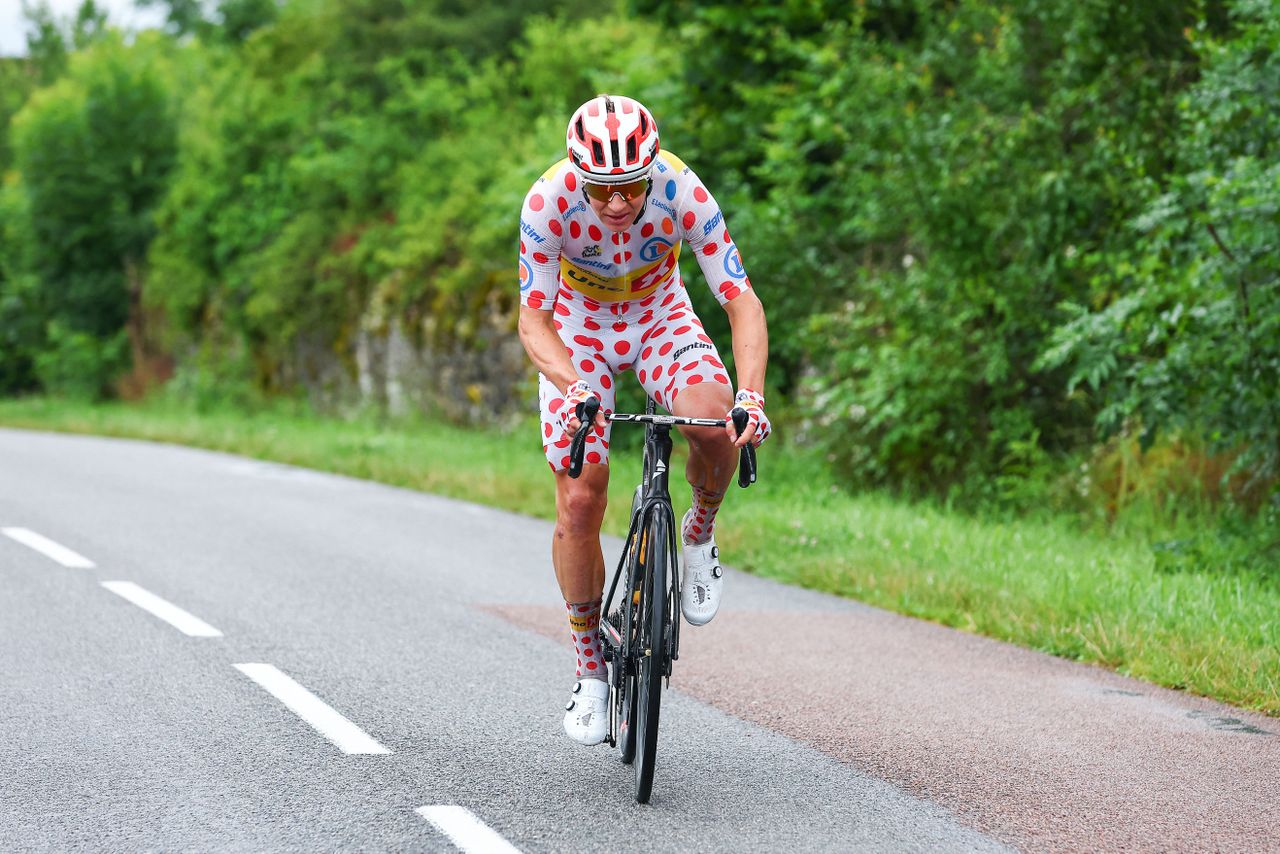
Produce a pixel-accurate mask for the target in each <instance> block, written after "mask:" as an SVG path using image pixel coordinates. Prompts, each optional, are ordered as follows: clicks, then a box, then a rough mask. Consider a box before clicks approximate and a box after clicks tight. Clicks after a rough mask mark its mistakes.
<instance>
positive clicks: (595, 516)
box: [556, 481, 608, 535]
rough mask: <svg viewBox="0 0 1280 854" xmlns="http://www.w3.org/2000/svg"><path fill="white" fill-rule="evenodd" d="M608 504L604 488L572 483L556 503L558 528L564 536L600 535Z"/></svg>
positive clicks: (595, 485) (590, 484) (578, 482)
mask: <svg viewBox="0 0 1280 854" xmlns="http://www.w3.org/2000/svg"><path fill="white" fill-rule="evenodd" d="M607 502H608V491H607V489H606V488H604V487H603V486H601V485H598V484H593V483H582V482H581V481H571V483H570V485H569V486H568V487H567V488H566V489H565V490H564V491H563V492H562V494H561V495H560V496H559V497H558V500H557V501H556V527H557V528H558V529H559V530H560V533H562V534H570V535H574V534H595V533H598V532H599V530H600V523H601V522H602V521H603V519H604V509H605V505H606V504H607Z"/></svg>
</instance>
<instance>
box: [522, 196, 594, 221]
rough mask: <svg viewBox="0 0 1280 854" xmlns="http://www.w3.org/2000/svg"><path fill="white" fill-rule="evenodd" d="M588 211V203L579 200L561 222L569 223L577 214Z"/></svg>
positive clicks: (561, 215) (561, 217)
mask: <svg viewBox="0 0 1280 854" xmlns="http://www.w3.org/2000/svg"><path fill="white" fill-rule="evenodd" d="M586 209H587V203H586V202H584V201H583V200H582V199H578V203H577V204H576V205H574V206H573V207H571V208H569V209H568V210H567V211H565V212H564V213H562V214H560V220H561V221H562V222H568V221H569V217H571V216H573V215H574V214H576V213H583V212H585V211H586ZM509 221H510V220H508V222H509Z"/></svg>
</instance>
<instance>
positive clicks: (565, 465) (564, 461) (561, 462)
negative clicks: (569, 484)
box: [560, 454, 569, 469]
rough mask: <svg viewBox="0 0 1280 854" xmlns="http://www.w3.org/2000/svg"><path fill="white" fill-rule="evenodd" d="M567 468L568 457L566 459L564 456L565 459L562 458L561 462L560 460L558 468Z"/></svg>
mask: <svg viewBox="0 0 1280 854" xmlns="http://www.w3.org/2000/svg"><path fill="white" fill-rule="evenodd" d="M568 467H569V457H568V455H567V454H566V455H565V458H564V459H563V460H561V461H560V468H562V469H567V468H568Z"/></svg>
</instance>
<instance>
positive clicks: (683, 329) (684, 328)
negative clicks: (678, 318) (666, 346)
mask: <svg viewBox="0 0 1280 854" xmlns="http://www.w3.org/2000/svg"><path fill="white" fill-rule="evenodd" d="M692 329H693V327H692V326H688V325H685V326H681V327H680V328H679V329H677V330H676V331H675V333H674V334H676V335H684V334H685V333H687V332H689V331H691V330H692Z"/></svg>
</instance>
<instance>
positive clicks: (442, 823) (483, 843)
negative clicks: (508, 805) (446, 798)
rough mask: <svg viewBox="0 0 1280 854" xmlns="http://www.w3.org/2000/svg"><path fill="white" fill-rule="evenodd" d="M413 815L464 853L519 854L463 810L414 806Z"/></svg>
mask: <svg viewBox="0 0 1280 854" xmlns="http://www.w3.org/2000/svg"><path fill="white" fill-rule="evenodd" d="M415 812H417V814H418V815H420V816H422V817H423V818H425V819H426V820H427V821H429V822H431V823H432V824H434V825H435V826H436V829H437V830H439V831H440V832H441V833H443V834H444V835H445V836H447V837H449V841H450V842H452V843H453V844H454V845H456V846H457V847H458V848H459V850H461V851H463V852H465V854H481V852H483V854H519V851H520V849H518V848H516V847H515V846H514V845H512V844H511V843H510V842H508V841H507V840H505V839H503V838H502V836H500V835H499V834H498V832H497V831H496V830H494V829H493V828H491V827H489V825H487V824H485V823H484V822H483V821H481V820H480V819H478V818H476V815H475V813H473V812H471V810H469V809H467V808H466V807H460V806H454V805H452V804H441V805H438V806H428V807H418V808H417V810H415Z"/></svg>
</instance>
